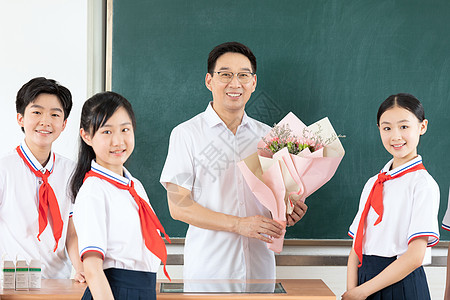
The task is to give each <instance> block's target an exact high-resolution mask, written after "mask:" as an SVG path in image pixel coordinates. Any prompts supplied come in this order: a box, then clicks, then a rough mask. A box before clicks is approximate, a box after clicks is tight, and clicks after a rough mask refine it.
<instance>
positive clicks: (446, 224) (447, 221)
mask: <svg viewBox="0 0 450 300" xmlns="http://www.w3.org/2000/svg"><path fill="white" fill-rule="evenodd" d="M448 196H449V197H448V199H449V200H448V202H447V210H446V211H445V215H444V219H442V228H443V229H445V230H447V231H450V191H449V195H448Z"/></svg>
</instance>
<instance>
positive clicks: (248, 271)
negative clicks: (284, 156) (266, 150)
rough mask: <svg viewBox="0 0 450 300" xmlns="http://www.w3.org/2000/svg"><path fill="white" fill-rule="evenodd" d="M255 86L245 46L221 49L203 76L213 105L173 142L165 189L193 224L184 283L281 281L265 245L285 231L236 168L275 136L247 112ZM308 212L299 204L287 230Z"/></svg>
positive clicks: (176, 211) (176, 214)
mask: <svg viewBox="0 0 450 300" xmlns="http://www.w3.org/2000/svg"><path fill="white" fill-rule="evenodd" d="M256 81H257V80H256V58H255V56H254V55H253V53H252V51H251V50H250V49H249V48H248V47H247V46H245V45H243V44H241V43H237V42H228V43H224V44H221V45H218V46H216V47H215V48H214V49H213V50H212V51H211V52H210V53H209V57H208V72H207V73H206V77H205V85H206V87H207V88H208V89H209V90H210V91H211V94H212V102H209V104H208V106H207V108H206V110H205V111H204V112H201V113H200V114H198V115H196V116H195V117H193V118H192V119H190V120H188V121H186V122H184V123H182V124H180V125H178V126H176V127H175V128H174V129H173V130H172V133H171V135H170V142H169V151H168V154H167V158H166V162H165V165H164V168H163V171H162V174H161V178H160V182H161V184H162V185H163V186H164V187H165V188H166V190H167V198H168V203H169V209H170V213H171V216H172V217H173V218H174V219H176V220H180V221H183V222H185V223H188V224H189V228H188V231H187V234H186V241H185V247H184V279H240V280H245V279H275V256H274V253H273V252H272V251H271V250H269V249H268V248H267V246H266V244H265V243H266V242H267V243H270V242H271V241H272V240H271V238H270V237H275V238H278V237H280V235H281V233H282V230H283V228H282V226H281V225H280V224H278V223H277V222H276V221H274V220H272V218H271V215H270V212H269V211H268V210H267V209H266V208H265V207H264V206H262V205H261V204H260V202H259V201H258V200H257V199H256V198H255V196H254V195H253V194H252V192H251V191H250V189H249V187H248V186H247V184H246V182H245V180H244V179H243V177H242V175H241V173H240V171H239V170H238V167H237V165H236V163H237V162H239V161H241V160H243V159H244V158H246V157H247V156H249V155H250V154H252V153H254V152H255V151H256V149H257V143H258V141H259V140H260V139H261V137H263V136H265V135H266V134H267V133H268V132H269V130H270V127H269V126H267V125H265V124H263V123H261V122H259V121H257V120H254V119H252V118H250V117H249V116H247V114H246V113H245V111H244V109H245V105H246V103H247V102H248V101H249V99H250V96H251V95H252V93H253V92H254V91H255V88H256ZM306 210H307V206H306V205H305V204H304V203H302V202H299V203H297V204H296V205H295V208H294V212H293V214H292V215H289V216H288V220H287V224H288V226H292V225H294V224H295V223H296V222H298V221H299V220H300V219H301V218H302V217H303V215H304V214H305V212H306Z"/></svg>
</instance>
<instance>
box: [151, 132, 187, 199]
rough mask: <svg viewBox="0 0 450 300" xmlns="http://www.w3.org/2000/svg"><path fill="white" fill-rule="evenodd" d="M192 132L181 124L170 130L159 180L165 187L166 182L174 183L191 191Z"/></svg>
mask: <svg viewBox="0 0 450 300" xmlns="http://www.w3.org/2000/svg"><path fill="white" fill-rule="evenodd" d="M191 136H192V133H190V132H188V131H187V130H186V129H185V128H183V126H177V127H175V128H174V129H173V130H172V133H171V134H170V140H169V150H168V153H167V158H166V162H165V164H164V168H163V170H162V173H161V177H160V179H159V181H160V182H161V184H162V185H163V186H164V187H165V188H167V183H174V184H176V185H179V186H181V187H184V188H185V189H188V190H190V191H192V187H193V185H194V179H195V173H194V157H193V151H194V149H193V147H194V145H193V142H192V140H191Z"/></svg>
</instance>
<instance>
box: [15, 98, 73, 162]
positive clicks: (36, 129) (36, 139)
mask: <svg viewBox="0 0 450 300" xmlns="http://www.w3.org/2000/svg"><path fill="white" fill-rule="evenodd" d="M17 123H18V124H19V125H20V126H21V127H23V129H24V131H25V142H26V144H27V146H28V148H30V150H31V152H32V153H33V154H35V155H36V153H39V152H47V153H50V150H51V147H52V143H53V142H54V141H55V140H56V139H57V138H58V137H59V135H60V134H61V132H62V131H63V130H64V128H65V127H66V123H67V120H64V111H63V107H62V105H61V102H60V101H59V99H58V97H57V96H55V95H52V94H40V95H38V96H37V97H36V99H34V101H33V102H30V104H28V105H27V107H26V108H25V112H24V114H23V115H22V114H20V113H18V114H17Z"/></svg>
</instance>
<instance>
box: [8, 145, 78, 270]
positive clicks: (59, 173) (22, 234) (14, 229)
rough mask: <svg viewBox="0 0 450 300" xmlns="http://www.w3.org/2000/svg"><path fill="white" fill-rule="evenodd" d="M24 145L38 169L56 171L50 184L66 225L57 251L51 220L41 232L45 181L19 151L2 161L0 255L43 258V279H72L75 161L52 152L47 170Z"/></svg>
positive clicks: (28, 155) (51, 176)
mask: <svg viewBox="0 0 450 300" xmlns="http://www.w3.org/2000/svg"><path fill="white" fill-rule="evenodd" d="M20 146H21V147H22V149H23V152H24V153H25V156H26V157H27V158H28V161H29V162H30V164H31V165H32V166H34V167H35V169H36V170H41V171H44V172H45V170H49V171H52V173H51V175H50V176H49V178H48V182H49V184H50V185H51V187H52V189H53V191H54V192H55V195H56V199H57V200H58V205H59V210H60V213H61V219H62V221H63V223H64V225H63V231H62V235H61V238H60V240H59V243H58V248H57V250H56V252H53V249H54V247H55V238H54V237H53V231H52V228H51V222H50V221H49V222H48V224H47V227H46V228H45V230H44V231H43V233H42V234H41V236H40V237H39V238H40V239H41V241H39V240H38V239H37V235H38V233H39V220H38V217H39V210H38V208H39V187H40V186H41V184H42V180H41V178H39V177H36V175H35V174H34V173H33V172H32V171H31V170H30V169H29V167H28V166H27V165H26V164H25V162H24V161H23V160H22V158H21V157H20V156H19V154H18V153H17V151H16V150H14V151H12V152H10V153H9V154H7V155H5V156H4V157H3V158H1V159H0V256H1V255H3V254H7V255H8V256H9V257H10V259H13V260H15V259H16V255H20V256H21V257H22V258H25V259H26V260H27V261H28V262H29V261H30V260H31V259H40V260H41V263H42V278H69V277H70V273H71V270H72V265H71V263H70V261H69V259H68V256H67V255H66V250H65V244H66V234H67V225H68V223H69V216H70V214H71V213H72V203H71V201H70V198H69V196H68V189H67V187H68V183H69V180H70V176H71V174H72V171H73V169H74V167H75V165H74V162H72V161H71V160H69V159H66V158H64V157H62V156H60V155H58V154H55V162H53V155H54V153H53V152H51V153H50V159H49V161H48V163H47V165H46V166H45V167H42V166H41V164H40V163H39V161H38V160H37V159H36V158H35V157H34V156H33V154H32V153H31V151H30V149H29V148H28V147H27V145H26V143H25V142H24V141H23V142H22V143H21V144H20Z"/></svg>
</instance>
